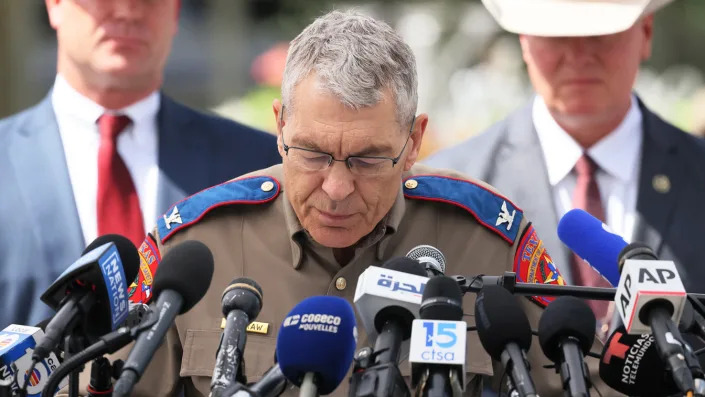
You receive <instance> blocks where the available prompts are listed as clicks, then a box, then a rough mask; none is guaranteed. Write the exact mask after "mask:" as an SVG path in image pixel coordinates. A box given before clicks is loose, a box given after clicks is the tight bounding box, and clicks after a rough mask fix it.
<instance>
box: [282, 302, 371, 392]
mask: <svg viewBox="0 0 705 397" xmlns="http://www.w3.org/2000/svg"><path fill="white" fill-rule="evenodd" d="M356 344H357V329H356V328H355V313H354V312H353V308H352V306H350V304H349V303H348V302H347V301H346V300H345V299H343V298H339V297H335V296H313V297H310V298H306V299H304V300H303V301H301V302H300V303H299V304H297V305H296V306H295V307H294V308H293V309H292V310H291V312H289V314H288V315H287V316H286V318H285V319H284V322H283V323H282V326H281V328H280V330H279V335H278V336H277V362H278V363H279V367H280V368H281V371H282V373H283V374H284V376H286V378H287V379H288V380H289V381H290V382H291V383H293V384H294V385H296V386H301V383H302V381H303V378H304V375H305V374H306V373H308V372H312V373H314V374H315V375H316V379H317V385H318V391H319V393H320V394H324V395H325V394H329V393H331V392H333V391H334V390H335V389H336V388H337V387H338V385H339V384H340V383H341V382H342V381H343V379H344V378H345V375H346V374H347V372H348V368H350V364H351V363H352V359H353V354H354V353H355V346H356Z"/></svg>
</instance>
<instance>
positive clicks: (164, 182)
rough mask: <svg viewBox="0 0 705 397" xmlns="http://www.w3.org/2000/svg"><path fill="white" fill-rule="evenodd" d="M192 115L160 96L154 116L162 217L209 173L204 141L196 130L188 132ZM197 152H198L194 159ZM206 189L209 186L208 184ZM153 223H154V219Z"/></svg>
mask: <svg viewBox="0 0 705 397" xmlns="http://www.w3.org/2000/svg"><path fill="white" fill-rule="evenodd" d="M192 115H193V113H192V112H191V111H188V110H186V108H184V107H182V106H180V105H179V104H177V103H176V102H174V101H172V100H171V99H169V98H168V97H167V96H166V95H164V94H162V95H161V106H160V108H159V114H158V115H157V128H158V133H159V153H158V156H159V187H158V192H157V214H159V216H161V214H163V213H164V212H166V211H167V210H168V209H169V207H171V205H172V204H174V203H175V202H177V201H179V200H181V199H183V198H184V197H186V196H187V195H188V193H189V192H192V191H195V189H193V188H191V186H194V185H204V183H203V182H204V181H199V180H198V179H199V178H204V177H205V176H207V175H210V173H209V166H210V162H209V161H207V160H205V159H207V156H208V153H209V152H210V150H209V149H208V147H207V146H206V144H205V140H203V139H198V137H199V131H192V130H189V124H190V123H191V120H192ZM196 153H199V155H198V156H197V155H196ZM207 182H208V183H206V184H205V185H206V186H209V185H210V184H211V183H210V181H207ZM153 221H156V220H153Z"/></svg>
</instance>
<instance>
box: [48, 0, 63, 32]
mask: <svg viewBox="0 0 705 397" xmlns="http://www.w3.org/2000/svg"><path fill="white" fill-rule="evenodd" d="M44 5H45V6H46V8H47V15H48V16H49V25H51V27H52V28H54V30H56V29H57V28H58V27H59V25H60V24H61V20H62V19H63V18H62V14H63V12H62V9H61V0H44Z"/></svg>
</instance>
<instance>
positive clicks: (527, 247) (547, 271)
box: [514, 224, 565, 307]
mask: <svg viewBox="0 0 705 397" xmlns="http://www.w3.org/2000/svg"><path fill="white" fill-rule="evenodd" d="M514 273H516V276H517V281H519V282H522V283H536V284H555V285H565V281H564V280H563V277H562V276H561V274H560V273H559V272H558V269H557V268H556V265H555V264H554V263H553V259H551V256H550V255H548V252H547V251H546V247H545V246H544V245H543V241H541V239H540V238H539V236H538V234H537V233H536V229H534V226H533V225H531V224H530V225H529V226H528V227H527V228H526V231H525V232H524V235H523V236H522V238H521V241H520V242H519V246H518V247H517V252H516V254H515V255H514ZM531 299H532V300H534V301H535V302H536V303H538V304H539V305H541V306H543V307H546V306H548V304H549V303H551V302H552V301H553V300H554V299H555V297H549V296H532V297H531Z"/></svg>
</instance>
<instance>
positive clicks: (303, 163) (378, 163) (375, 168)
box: [279, 106, 416, 176]
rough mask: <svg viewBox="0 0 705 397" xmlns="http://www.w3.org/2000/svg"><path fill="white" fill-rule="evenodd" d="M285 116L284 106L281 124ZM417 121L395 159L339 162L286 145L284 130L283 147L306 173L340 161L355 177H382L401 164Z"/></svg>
mask: <svg viewBox="0 0 705 397" xmlns="http://www.w3.org/2000/svg"><path fill="white" fill-rule="evenodd" d="M283 115H284V107H283V106H282V109H281V117H280V120H279V121H280V123H281V120H282V118H283V117H284V116H283ZM415 121H416V119H414V120H413V121H412V122H411V127H410V128H409V135H408V136H407V137H406V141H405V142H404V146H403V147H402V148H401V152H399V155H398V156H397V157H394V158H391V157H384V156H348V157H347V158H345V159H340V160H339V159H336V158H335V157H333V155H332V154H330V153H325V152H319V151H318V150H313V149H307V148H302V147H297V146H289V145H287V144H286V143H284V129H283V128H282V146H284V153H286V157H287V158H288V159H289V161H291V162H292V163H293V164H294V165H295V166H297V167H298V168H300V169H303V170H306V171H323V170H325V169H326V168H328V167H330V166H331V164H333V162H334V161H340V162H344V163H345V164H346V165H347V167H348V169H349V170H350V172H351V173H353V174H354V175H359V176H376V175H382V174H384V173H386V172H389V171H391V170H392V169H393V168H394V166H395V165H396V164H397V163H398V162H399V159H401V156H402V154H404V150H405V149H406V145H407V144H408V143H409V138H411V134H412V133H413V132H414V122H415Z"/></svg>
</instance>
